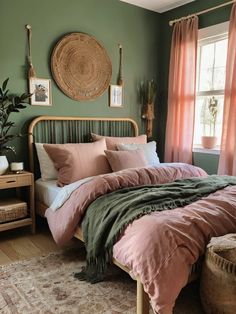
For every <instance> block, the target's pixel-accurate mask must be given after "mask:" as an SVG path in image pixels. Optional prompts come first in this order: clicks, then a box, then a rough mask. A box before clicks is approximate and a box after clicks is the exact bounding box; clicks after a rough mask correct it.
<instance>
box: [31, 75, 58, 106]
mask: <svg viewBox="0 0 236 314" xmlns="http://www.w3.org/2000/svg"><path fill="white" fill-rule="evenodd" d="M29 92H30V93H31V94H32V96H31V105H34V106H51V105H52V95H51V80H49V79H43V78H37V77H31V78H30V79H29Z"/></svg>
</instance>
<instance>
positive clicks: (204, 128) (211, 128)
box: [194, 95, 224, 145]
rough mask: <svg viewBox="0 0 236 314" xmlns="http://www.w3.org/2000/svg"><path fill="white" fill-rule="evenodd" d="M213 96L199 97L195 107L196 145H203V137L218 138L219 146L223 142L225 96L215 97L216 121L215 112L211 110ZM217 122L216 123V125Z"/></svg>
mask: <svg viewBox="0 0 236 314" xmlns="http://www.w3.org/2000/svg"><path fill="white" fill-rule="evenodd" d="M213 96H214V95H211V96H198V97H197V99H196V106H195V131H194V144H196V145H201V137H202V136H203V135H206V136H211V135H215V136H216V137H217V145H220V142H221V132H222V117H223V104H224V95H217V96H214V98H215V100H216V102H217V107H216V109H217V112H216V119H215V120H214V116H213V112H212V111H211V110H210V109H209V105H210V100H211V99H212V97H213ZM214 121H215V123H214Z"/></svg>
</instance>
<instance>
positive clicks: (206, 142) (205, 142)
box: [202, 136, 217, 149]
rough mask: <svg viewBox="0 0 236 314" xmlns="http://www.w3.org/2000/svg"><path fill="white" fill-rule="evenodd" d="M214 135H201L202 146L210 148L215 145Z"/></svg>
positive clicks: (215, 138)
mask: <svg viewBox="0 0 236 314" xmlns="http://www.w3.org/2000/svg"><path fill="white" fill-rule="evenodd" d="M216 142H217V137H216V136H202V147H203V148H208V149H212V148H214V147H215V146H216Z"/></svg>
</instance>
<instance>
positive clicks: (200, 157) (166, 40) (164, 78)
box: [156, 0, 231, 173]
mask: <svg viewBox="0 0 236 314" xmlns="http://www.w3.org/2000/svg"><path fill="white" fill-rule="evenodd" d="M221 3H225V1H224V0H207V1H206V0H196V1H195V2H192V3H189V4H187V5H184V6H182V7H179V8H176V9H174V10H171V11H169V12H166V13H164V14H161V34H160V36H161V43H162V45H161V51H160V55H159V57H160V59H159V64H160V73H159V75H160V103H159V105H158V107H157V110H158V113H157V114H156V116H157V118H158V120H157V134H158V138H159V139H160V140H159V142H158V144H159V145H158V151H159V154H160V157H161V158H163V156H164V144H165V125H166V116H167V90H168V71H169V58H170V46H171V35H172V27H170V26H169V21H170V20H173V19H176V18H180V17H182V16H186V15H188V14H192V13H195V12H199V11H202V10H205V9H207V8H211V7H214V6H216V5H218V4H221ZM230 10H231V5H228V6H226V7H224V8H221V9H218V10H215V11H212V12H209V13H206V14H203V15H201V16H199V28H203V27H207V26H211V25H215V24H218V23H222V22H225V21H228V20H229V17H230ZM194 163H195V164H196V165H198V166H200V167H202V168H204V169H205V170H206V171H207V172H209V173H216V172H217V167H218V156H217V155H211V154H200V153H194Z"/></svg>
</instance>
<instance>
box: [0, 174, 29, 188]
mask: <svg viewBox="0 0 236 314" xmlns="http://www.w3.org/2000/svg"><path fill="white" fill-rule="evenodd" d="M31 184H32V179H31V175H30V174H29V175H20V176H18V175H14V176H13V175H11V176H10V175H9V176H8V175H6V176H2V177H0V189H7V188H12V187H18V186H24V185H31Z"/></svg>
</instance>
